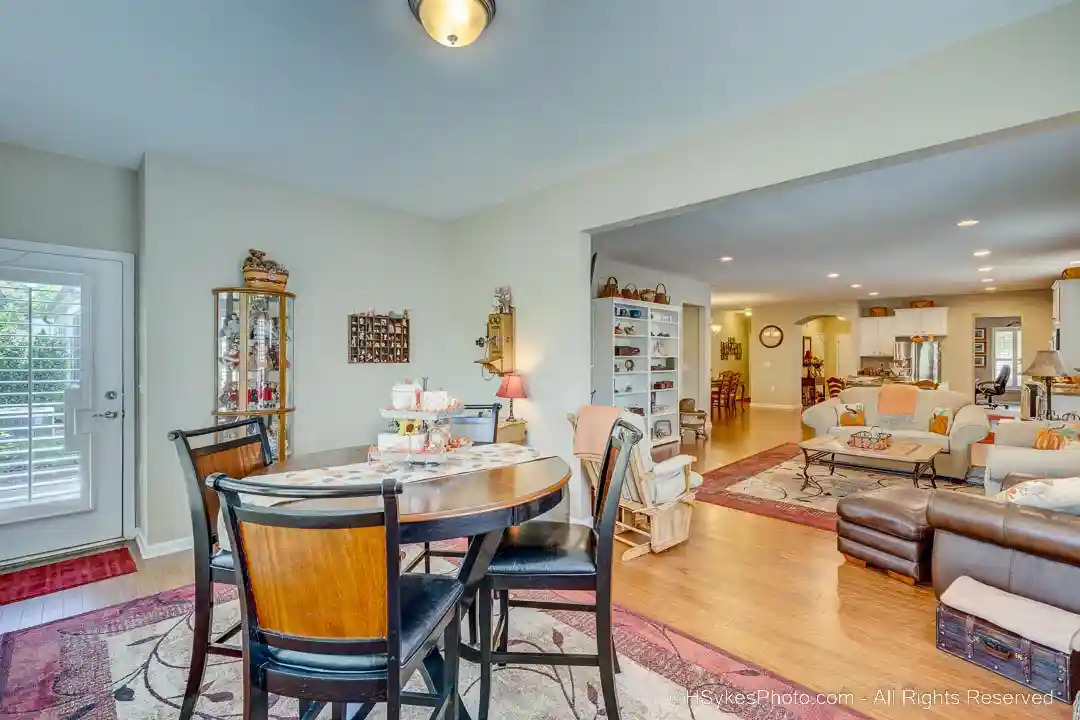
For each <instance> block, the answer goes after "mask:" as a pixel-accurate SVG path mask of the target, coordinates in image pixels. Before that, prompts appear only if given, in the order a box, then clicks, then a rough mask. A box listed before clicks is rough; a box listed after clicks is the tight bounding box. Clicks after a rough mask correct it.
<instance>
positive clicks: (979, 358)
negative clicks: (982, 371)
mask: <svg viewBox="0 0 1080 720" xmlns="http://www.w3.org/2000/svg"><path fill="white" fill-rule="evenodd" d="M975 367H977V368H984V367H986V356H985V355H976V356H975Z"/></svg>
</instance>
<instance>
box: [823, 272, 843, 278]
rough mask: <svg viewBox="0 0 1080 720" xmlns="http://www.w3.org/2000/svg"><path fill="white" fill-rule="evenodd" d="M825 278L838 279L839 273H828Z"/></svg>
mask: <svg viewBox="0 0 1080 720" xmlns="http://www.w3.org/2000/svg"><path fill="white" fill-rule="evenodd" d="M826 277H830V278H838V277H840V273H829V274H828V275H826Z"/></svg>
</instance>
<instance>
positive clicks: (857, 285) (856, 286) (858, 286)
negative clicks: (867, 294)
mask: <svg viewBox="0 0 1080 720" xmlns="http://www.w3.org/2000/svg"><path fill="white" fill-rule="evenodd" d="M851 287H853V288H861V287H862V285H860V284H859V283H855V284H854V285H852V286H851Z"/></svg>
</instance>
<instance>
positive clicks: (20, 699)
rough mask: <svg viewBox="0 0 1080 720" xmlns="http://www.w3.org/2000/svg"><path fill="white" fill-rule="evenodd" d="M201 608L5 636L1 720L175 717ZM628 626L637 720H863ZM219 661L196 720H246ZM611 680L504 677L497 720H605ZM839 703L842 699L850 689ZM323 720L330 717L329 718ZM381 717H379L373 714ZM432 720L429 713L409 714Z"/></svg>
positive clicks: (623, 626) (569, 626) (539, 627)
mask: <svg viewBox="0 0 1080 720" xmlns="http://www.w3.org/2000/svg"><path fill="white" fill-rule="evenodd" d="M230 594H233V593H230V589H228V588H220V597H221V599H222V600H223V601H224V602H225V604H224V605H222V606H221V607H220V608H219V609H218V610H217V612H216V613H215V615H216V617H215V624H216V625H217V626H218V627H219V628H225V627H227V626H229V625H230V624H231V623H232V622H234V621H235V620H236V619H237V617H238V614H239V609H238V606H237V602H236V601H235V600H229V599H228V598H229V596H230ZM530 595H531V596H535V597H548V598H551V597H554V596H553V594H552V593H546V592H539V593H530ZM192 597H193V590H192V588H190V587H186V588H179V589H176V590H171V591H168V592H163V593H159V594H158V595H153V596H151V597H146V598H141V599H139V600H134V601H132V602H128V603H124V604H121V605H115V606H113V607H110V608H106V609H103V610H98V611H94V612H90V613H87V614H84V615H80V616H77V617H73V618H68V619H65V620H59V621H56V622H53V623H49V624H47V625H42V626H39V627H35V628H31V629H28V630H23V631H20V632H15V633H9V634H7V635H3V636H0V718H4V720H31V719H33V720H103V719H109V720H146V719H149V718H161V719H165V718H169V719H172V718H175V717H176V714H177V712H178V707H179V699H180V695H181V694H182V692H183V687H184V679H185V676H186V668H187V664H188V658H189V654H190V646H191V632H192V631H191V610H192ZM568 597H569V596H568ZM573 599H575V600H581V599H583V595H582V594H577V595H576V596H575V597H573ZM615 625H616V630H615V632H616V644H617V646H618V651H619V657H620V661H621V664H622V673H621V674H620V675H618V676H617V682H618V688H619V699H620V704H621V708H622V717H623V718H626V719H627V720H645V719H646V718H648V719H649V720H668V719H675V718H679V719H682V718H687V719H692V720H714V719H719V718H723V719H733V718H743V719H745V720H756V719H759V718H761V719H764V718H789V719H791V720H847V719H849V718H861V717H864V716H863V715H861V714H859V713H857V712H855V711H853V710H851V709H849V708H847V707H844V706H843V705H842V704H830V703H829V702H828V700H829V698H825V697H822V696H819V694H818V693H817V692H815V691H811V690H808V689H806V688H802V687H800V686H798V685H795V684H793V683H791V682H788V681H786V680H784V679H782V678H779V677H777V676H775V675H773V674H771V673H769V672H767V671H765V670H763V669H762V668H760V667H757V666H754V665H751V664H750V663H747V662H744V661H741V660H739V659H737V658H735V657H732V656H731V655H728V654H726V653H724V652H723V651H721V650H719V649H717V648H714V647H711V646H708V645H706V644H704V643H701V642H698V641H696V640H694V639H692V638H689V637H687V636H685V635H682V634H680V633H678V632H676V631H675V630H673V629H671V628H669V627H666V626H664V625H661V624H659V623H656V622H654V621H652V620H649V619H648V618H645V617H642V616H640V615H635V614H633V613H630V612H626V611H623V610H617V611H616V613H615ZM511 633H512V635H511V637H512V641H511V645H512V646H513V647H516V648H517V649H519V650H526V649H529V650H542V651H545V652H595V647H596V645H595V639H594V638H595V627H594V624H593V620H592V617H591V616H589V615H586V614H582V613H563V612H552V613H548V612H542V611H538V610H531V609H526V608H515V609H514V610H513V615H512V622H511ZM210 662H211V667H209V668H208V669H207V673H206V678H205V683H204V685H203V693H202V697H201V699H200V702H199V705H198V707H197V715H196V717H198V718H201V719H202V720H224V719H226V718H238V717H241V689H240V665H239V662H238V661H236V660H231V659H227V658H220V657H211V660H210ZM461 673H462V681H463V685H462V692H463V695H464V699H465V704H466V706H467V707H468V708H469V709H470V710H471V711H472V712H473V713H475V710H476V703H477V693H478V690H479V687H478V681H477V668H476V666H475V665H472V664H470V663H468V662H464V661H463V662H462V663H461ZM599 680H600V678H599V673H598V671H597V670H596V669H594V668H569V667H556V666H532V667H520V666H519V667H514V666H508V667H503V668H496V670H495V671H494V674H493V686H494V687H493V693H492V710H491V716H492V717H495V718H499V719H500V720H525V719H526V718H534V719H536V720H541V719H543V720H564V719H565V720H571V719H574V720H582V719H588V720H596V718H601V717H605V712H604V708H603V695H602V694H601V692H600V682H599ZM412 682H413V683H419V680H418V679H416V678H414V679H413V681H412ZM828 690H830V691H833V692H843V688H842V687H837V688H829V689H828ZM844 699H848V698H844ZM323 714H324V716H327V717H328V716H329V711H328V710H326V711H324V713H323ZM270 715H271V717H272V718H276V719H279V720H286V719H290V720H291V719H292V718H295V717H296V703H295V701H293V700H288V699H283V698H282V699H273V705H272V707H271V711H270ZM381 716H382V715H381V713H380V712H379V711H377V712H376V713H375V714H374V715H373V717H381ZM426 716H427V715H426V711H425V710H423V709H411V710H410V711H409V713H408V714H406V717H408V718H420V717H426Z"/></svg>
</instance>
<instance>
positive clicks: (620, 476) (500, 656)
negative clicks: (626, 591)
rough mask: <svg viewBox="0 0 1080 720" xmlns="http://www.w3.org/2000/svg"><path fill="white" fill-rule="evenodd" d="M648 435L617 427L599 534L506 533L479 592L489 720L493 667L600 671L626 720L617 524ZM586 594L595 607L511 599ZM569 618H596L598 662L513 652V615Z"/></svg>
mask: <svg viewBox="0 0 1080 720" xmlns="http://www.w3.org/2000/svg"><path fill="white" fill-rule="evenodd" d="M642 437H643V434H642V433H641V432H640V431H639V430H638V429H637V428H635V427H634V426H633V425H631V424H629V423H628V422H626V421H625V420H622V419H620V420H616V421H615V425H614V426H613V427H612V429H611V437H610V438H609V440H608V446H607V449H606V451H605V453H604V463H603V465H602V468H601V472H600V482H599V483H598V487H597V492H596V504H595V508H594V517H595V520H594V523H595V527H587V526H585V525H578V524H573V523H566V522H552V521H541V520H534V521H531V522H528V523H524V524H522V525H519V526H518V527H514V528H510V529H508V530H507V531H506V533H505V534H504V536H503V539H502V541H501V542H500V544H499V547H498V549H497V550H496V551H495V555H494V557H493V558H492V560H491V563H490V564H489V565H488V571H487V575H486V576H485V578H484V581H483V582H482V584H481V587H480V590H479V591H478V595H479V597H478V601H479V605H480V707H479V712H478V714H477V718H478V720H487V717H488V710H489V706H490V702H491V672H492V664H493V663H498V664H515V665H572V666H581V665H591V666H594V667H599V668H600V686H601V688H602V691H603V696H604V708H605V710H606V713H607V714H606V717H607V718H608V720H619V717H620V715H619V701H618V697H617V696H616V693H615V673H617V672H619V662H618V658H617V656H616V653H615V643H614V639H613V636H612V626H611V560H612V556H613V554H614V542H615V540H614V536H615V522H616V519H617V516H618V512H619V498H620V497H621V496H622V489H623V483H624V482H625V480H626V474H627V468H628V467H629V464H630V452H631V450H632V448H633V447H634V445H635V444H637V443H638V442H639V441H640V440H641V439H642ZM537 589H545V590H585V591H593V592H595V593H596V601H595V602H594V603H577V602H562V601H558V602H556V601H546V600H526V599H518V598H510V591H511V590H537ZM492 593H497V594H498V596H499V605H500V608H501V614H500V616H499V628H498V631H497V633H496V634H497V635H498V636H499V644H498V649H497V650H493V649H492V645H493V642H494V641H493V638H492V616H493V609H492ZM511 607H525V608H533V609H538V610H570V611H578V612H591V613H594V615H595V616H596V646H597V654H596V655H588V654H581V653H564V652H562V651H561V649H560V651H559V652H554V653H542V652H508V650H507V647H508V644H509V630H510V608H511Z"/></svg>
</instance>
